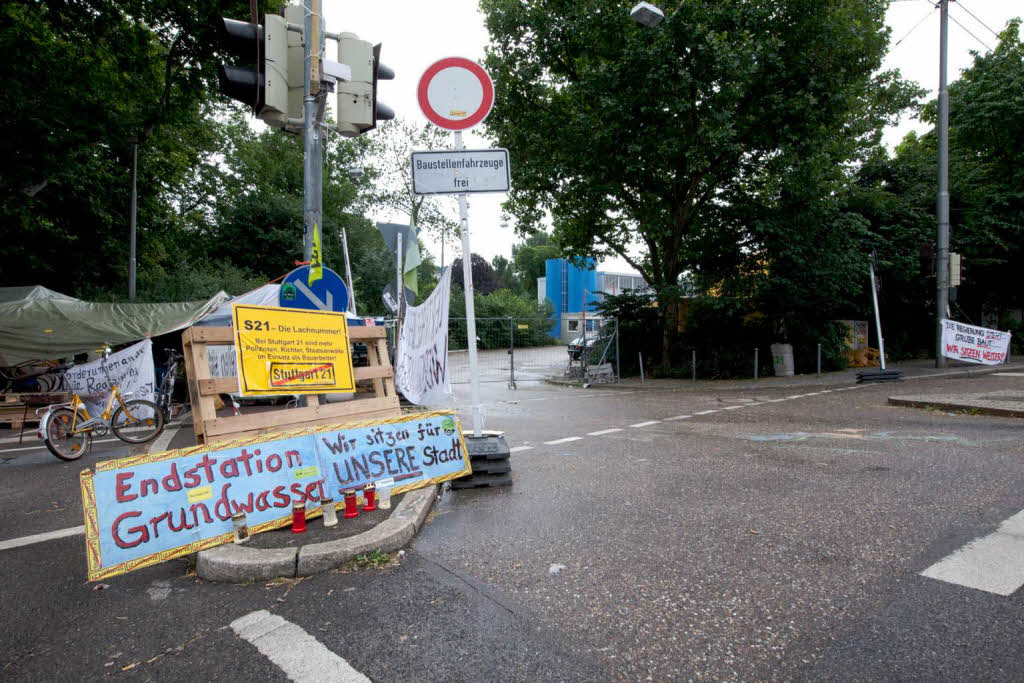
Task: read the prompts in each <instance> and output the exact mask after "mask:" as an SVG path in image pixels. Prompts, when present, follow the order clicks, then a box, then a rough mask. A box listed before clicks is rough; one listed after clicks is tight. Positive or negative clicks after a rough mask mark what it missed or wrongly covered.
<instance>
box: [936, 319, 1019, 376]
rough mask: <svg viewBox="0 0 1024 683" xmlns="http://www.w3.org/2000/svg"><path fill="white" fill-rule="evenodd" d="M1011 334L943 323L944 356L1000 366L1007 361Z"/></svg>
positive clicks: (960, 324)
mask: <svg viewBox="0 0 1024 683" xmlns="http://www.w3.org/2000/svg"><path fill="white" fill-rule="evenodd" d="M1009 350H1010V333H1009V332H1001V331H999V330H990V329H988V328H985V327H978V326H977V325H965V324H963V323H958V322H956V321H955V320H943V321H942V355H943V356H945V357H946V358H955V359H956V360H963V361H968V362H970V363H981V364H982V365H998V364H999V363H1003V362H1005V361H1006V354H1007V353H1008V352H1009Z"/></svg>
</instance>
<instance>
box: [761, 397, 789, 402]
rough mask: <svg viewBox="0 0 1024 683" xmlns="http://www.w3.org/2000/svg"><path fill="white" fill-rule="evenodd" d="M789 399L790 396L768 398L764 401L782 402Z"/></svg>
mask: <svg viewBox="0 0 1024 683" xmlns="http://www.w3.org/2000/svg"><path fill="white" fill-rule="evenodd" d="M788 400H789V399H788V398H767V399H765V401H764V402H765V403H782V402H783V401H788Z"/></svg>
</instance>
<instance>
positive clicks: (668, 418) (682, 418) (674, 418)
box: [665, 415, 693, 422]
mask: <svg viewBox="0 0 1024 683" xmlns="http://www.w3.org/2000/svg"><path fill="white" fill-rule="evenodd" d="M691 417H693V415H676V416H675V417H666V418H665V422H668V421H669V420H689V419H690V418H691Z"/></svg>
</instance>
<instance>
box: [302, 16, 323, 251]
mask: <svg viewBox="0 0 1024 683" xmlns="http://www.w3.org/2000/svg"><path fill="white" fill-rule="evenodd" d="M302 9H303V36H304V37H305V40H304V41H303V43H304V46H303V62H302V65H303V69H302V71H303V77H302V115H303V121H302V157H303V168H302V259H303V260H304V261H309V260H310V259H311V258H312V256H313V226H320V229H321V230H322V229H323V221H322V216H321V214H322V209H321V201H322V195H321V190H322V187H323V153H322V149H321V146H320V129H319V122H318V120H317V119H318V116H317V109H318V107H317V97H316V96H315V95H314V94H313V87H314V84H313V82H312V79H311V72H312V68H313V62H314V59H315V57H314V50H315V51H316V54H317V56H319V55H321V54H323V31H320V30H319V27H320V26H319V22H320V0H303V2H302ZM314 22H315V23H316V28H317V30H316V31H315V32H314ZM314 38H315V39H316V42H317V43H318V44H317V45H315V46H314V45H313V43H314ZM317 71H318V72H319V69H318V70H317ZM315 85H316V89H317V90H319V85H320V84H319V83H317V84H315ZM321 234H322V233H321Z"/></svg>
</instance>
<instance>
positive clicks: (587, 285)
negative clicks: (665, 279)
mask: <svg viewBox="0 0 1024 683" xmlns="http://www.w3.org/2000/svg"><path fill="white" fill-rule="evenodd" d="M596 265H597V264H596V262H595V261H594V259H587V261H586V266H587V267H586V268H579V267H577V266H575V265H573V264H572V263H570V262H569V261H567V260H566V259H561V258H553V259H548V260H547V261H545V263H544V277H541V278H537V301H538V303H543V302H544V300H545V299H547V300H548V301H550V302H551V305H552V306H553V307H554V309H555V316H554V320H553V321H552V325H551V336H553V337H556V338H557V339H560V340H562V341H563V342H566V343H568V342H570V341H572V340H573V339H575V338H576V337H578V336H580V335H581V334H582V333H583V319H584V317H585V318H586V328H587V333H588V334H589V333H590V332H597V331H598V329H599V327H600V324H601V318H600V316H599V315H598V313H597V311H596V310H595V308H594V304H595V303H597V302H598V301H601V300H602V299H603V298H604V294H605V293H607V294H621V293H622V292H624V291H626V290H630V289H633V290H640V291H649V290H650V287H648V285H647V283H646V282H644V280H643V278H642V277H640V276H639V275H633V274H629V273H609V272H601V271H598V270H596ZM584 306H586V315H585V316H584V310H583V309H584Z"/></svg>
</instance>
